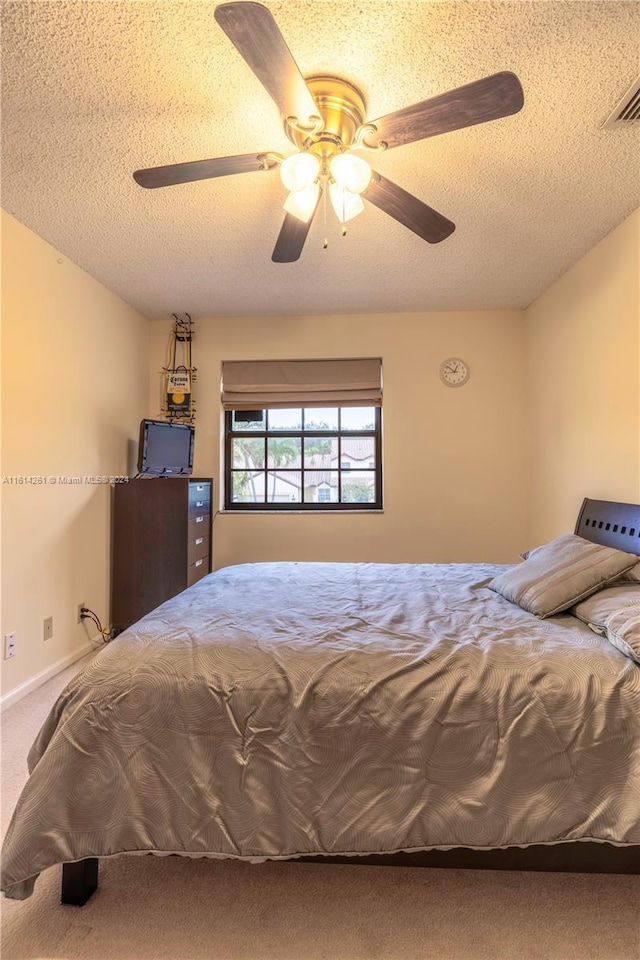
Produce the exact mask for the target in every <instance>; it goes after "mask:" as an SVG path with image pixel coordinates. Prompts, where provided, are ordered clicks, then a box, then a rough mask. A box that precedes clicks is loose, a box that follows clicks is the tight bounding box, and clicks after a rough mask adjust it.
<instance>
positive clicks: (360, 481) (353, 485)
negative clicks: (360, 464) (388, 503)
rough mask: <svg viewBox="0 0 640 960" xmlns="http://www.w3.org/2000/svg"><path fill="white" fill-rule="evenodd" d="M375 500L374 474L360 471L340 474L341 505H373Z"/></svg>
mask: <svg viewBox="0 0 640 960" xmlns="http://www.w3.org/2000/svg"><path fill="white" fill-rule="evenodd" d="M375 499H376V488H375V474H374V473H368V472H365V471H364V470H362V471H358V472H357V473H356V472H355V471H352V472H350V473H348V474H346V473H343V474H342V499H341V502H342V503H373V501H374V500H375Z"/></svg>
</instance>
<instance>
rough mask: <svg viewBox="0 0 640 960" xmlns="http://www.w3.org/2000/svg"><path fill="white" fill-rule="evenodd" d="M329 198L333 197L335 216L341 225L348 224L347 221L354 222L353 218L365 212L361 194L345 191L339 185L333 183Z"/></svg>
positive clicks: (330, 186) (330, 187)
mask: <svg viewBox="0 0 640 960" xmlns="http://www.w3.org/2000/svg"><path fill="white" fill-rule="evenodd" d="M329 196H330V197H331V205H332V207H333V209H334V212H335V215H336V217H337V218H338V220H339V221H340V223H346V222H347V220H352V219H353V217H357V216H358V214H359V213H362V211H363V210H364V202H363V200H362V197H361V196H360V194H358V193H351V191H350V190H345V189H344V187H341V186H340V184H339V183H331V184H330V185H329Z"/></svg>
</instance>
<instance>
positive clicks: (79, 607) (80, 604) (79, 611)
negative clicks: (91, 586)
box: [76, 600, 86, 623]
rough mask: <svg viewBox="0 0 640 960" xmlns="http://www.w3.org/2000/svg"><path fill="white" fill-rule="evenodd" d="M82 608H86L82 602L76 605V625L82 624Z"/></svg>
mask: <svg viewBox="0 0 640 960" xmlns="http://www.w3.org/2000/svg"><path fill="white" fill-rule="evenodd" d="M83 607H86V603H85V602H84V600H83V601H82V602H81V603H79V604H78V619H77V620H76V623H82V608H83Z"/></svg>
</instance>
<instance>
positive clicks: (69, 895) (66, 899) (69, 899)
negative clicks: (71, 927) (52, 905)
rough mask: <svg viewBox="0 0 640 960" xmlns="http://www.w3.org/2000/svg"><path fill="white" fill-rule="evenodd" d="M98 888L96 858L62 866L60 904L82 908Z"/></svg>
mask: <svg viewBox="0 0 640 960" xmlns="http://www.w3.org/2000/svg"><path fill="white" fill-rule="evenodd" d="M97 886H98V858H97V857H89V858H88V859H86V860H77V861H76V862H75V863H63V864H62V892H61V896H60V902H61V903H72V904H73V905H74V906H76V907H83V906H84V905H85V903H86V902H87V900H88V899H89V897H90V896H91V894H92V893H93V892H94V890H96V889H97Z"/></svg>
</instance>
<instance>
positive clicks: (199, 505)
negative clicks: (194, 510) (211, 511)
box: [196, 500, 204, 507]
mask: <svg viewBox="0 0 640 960" xmlns="http://www.w3.org/2000/svg"><path fill="white" fill-rule="evenodd" d="M196 507H204V500H196Z"/></svg>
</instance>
